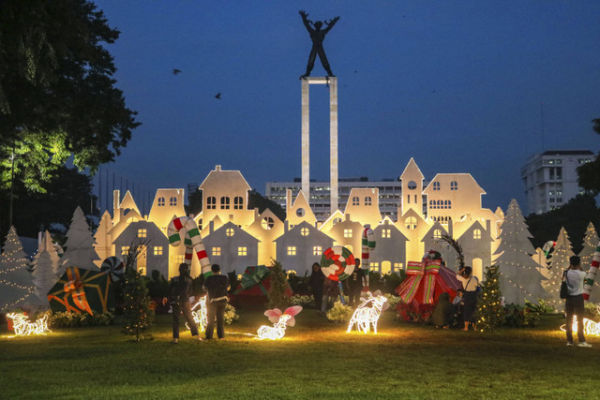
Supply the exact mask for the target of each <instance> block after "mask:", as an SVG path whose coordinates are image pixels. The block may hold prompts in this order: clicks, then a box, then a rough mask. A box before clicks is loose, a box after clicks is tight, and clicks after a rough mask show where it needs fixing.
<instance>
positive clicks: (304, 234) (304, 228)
mask: <svg viewBox="0 0 600 400" xmlns="http://www.w3.org/2000/svg"><path fill="white" fill-rule="evenodd" d="M309 233H310V231H309V230H308V228H307V227H303V228H302V229H300V234H301V235H302V236H308V234H309Z"/></svg>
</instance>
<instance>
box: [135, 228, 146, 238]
mask: <svg viewBox="0 0 600 400" xmlns="http://www.w3.org/2000/svg"><path fill="white" fill-rule="evenodd" d="M137 237H139V238H145V237H148V232H147V231H146V228H140V229H138V234H137Z"/></svg>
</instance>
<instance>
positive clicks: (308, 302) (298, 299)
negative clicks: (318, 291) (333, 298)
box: [290, 294, 315, 307]
mask: <svg viewBox="0 0 600 400" xmlns="http://www.w3.org/2000/svg"><path fill="white" fill-rule="evenodd" d="M290 302H291V303H292V305H293V306H302V307H314V306H315V299H314V297H313V296H312V295H301V294H295V295H293V296H292V297H290Z"/></svg>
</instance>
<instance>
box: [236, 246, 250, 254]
mask: <svg viewBox="0 0 600 400" xmlns="http://www.w3.org/2000/svg"><path fill="white" fill-rule="evenodd" d="M247 255H248V248H247V247H246V246H240V247H238V256H247Z"/></svg>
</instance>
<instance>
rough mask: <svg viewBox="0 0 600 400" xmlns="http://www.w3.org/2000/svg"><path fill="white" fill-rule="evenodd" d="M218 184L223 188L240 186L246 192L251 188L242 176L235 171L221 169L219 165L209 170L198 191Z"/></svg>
mask: <svg viewBox="0 0 600 400" xmlns="http://www.w3.org/2000/svg"><path fill="white" fill-rule="evenodd" d="M213 184H219V185H225V186H231V185H233V184H241V185H242V186H244V188H245V189H246V190H251V189H252V188H251V187H250V185H249V184H248V182H247V181H246V178H244V176H243V175H242V173H241V172H240V171H239V170H237V169H235V170H233V169H232V170H225V169H221V166H220V165H217V166H215V169H213V170H211V171H210V172H209V173H208V175H207V176H206V178H204V180H203V181H202V183H201V184H200V189H205V188H206V187H207V186H210V185H213Z"/></svg>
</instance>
